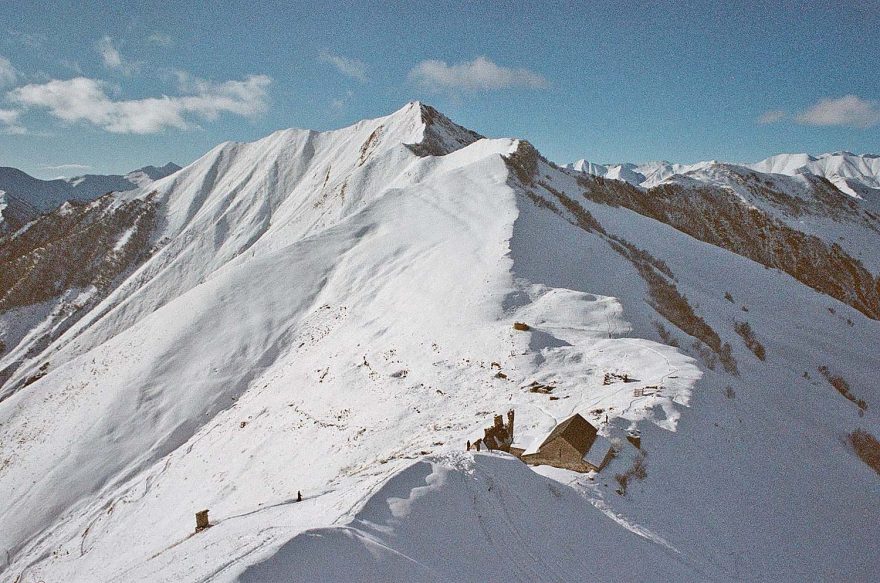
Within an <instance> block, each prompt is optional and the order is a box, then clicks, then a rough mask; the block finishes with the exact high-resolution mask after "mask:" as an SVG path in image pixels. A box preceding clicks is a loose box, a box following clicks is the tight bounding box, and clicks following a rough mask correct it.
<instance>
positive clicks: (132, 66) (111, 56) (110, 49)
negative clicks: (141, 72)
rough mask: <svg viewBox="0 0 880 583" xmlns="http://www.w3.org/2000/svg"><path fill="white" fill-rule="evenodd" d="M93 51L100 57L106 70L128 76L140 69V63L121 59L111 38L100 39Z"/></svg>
mask: <svg viewBox="0 0 880 583" xmlns="http://www.w3.org/2000/svg"><path fill="white" fill-rule="evenodd" d="M95 49H97V51H98V53H99V54H100V55H101V60H102V61H103V62H104V66H105V67H107V68H108V69H115V70H118V71H121V72H122V73H124V74H126V75H130V74H132V73H134V72H135V71H137V70H138V69H139V68H140V63H135V62H131V61H129V60H127V59H125V58H123V57H122V54H121V53H120V52H119V49H117V48H116V46H115V45H114V44H113V38H112V37H109V36H103V37H101V40H99V41H98V42H96V43H95Z"/></svg>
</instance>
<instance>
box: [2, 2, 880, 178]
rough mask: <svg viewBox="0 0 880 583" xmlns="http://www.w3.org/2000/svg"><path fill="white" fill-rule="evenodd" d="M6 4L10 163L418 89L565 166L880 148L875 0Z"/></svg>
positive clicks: (252, 127) (235, 136)
mask: <svg viewBox="0 0 880 583" xmlns="http://www.w3.org/2000/svg"><path fill="white" fill-rule="evenodd" d="M416 4H417V3H412V2H399V3H398V2H383V3H369V2H352V3H338V4H335V5H332V6H331V5H323V4H322V3H316V2H309V3H296V2H273V1H270V0H262V1H254V0H251V1H248V2H230V1H227V2H224V1H219V0H218V1H216V2H213V3H204V2H179V3H177V2H171V1H168V0H166V1H163V2H153V1H151V0H137V1H136V2H129V1H123V0H119V1H116V2H107V3H103V2H82V3H73V2H61V1H56V2H53V3H41V2H36V1H33V0H24V1H23V2H20V3H16V4H14V5H13V4H11V3H4V6H3V7H2V8H0V31H2V32H3V35H2V40H0V165H4V166H16V167H19V168H22V169H23V170H25V171H27V172H29V173H31V174H34V175H36V176H40V177H43V178H49V177H55V176H59V175H68V176H72V175H76V174H82V173H84V172H91V173H111V172H115V173H122V172H126V171H128V170H131V169H133V168H136V167H139V166H142V165H145V164H161V163H164V162H166V161H169V160H173V161H175V162H178V163H181V164H184V163H188V162H191V161H192V160H194V159H195V158H197V157H198V156H200V155H201V154H203V153H204V152H205V151H207V150H208V149H210V148H211V147H213V146H214V145H216V144H217V143H219V142H222V141H225V140H239V141H244V140H253V139H256V138H259V137H261V136H263V135H265V134H267V133H269V132H271V131H273V130H276V129H279V128H286V127H306V128H314V129H319V130H320V129H331V128H335V127H341V126H344V125H347V124H349V123H351V122H354V121H356V120H358V119H362V118H365V117H378V116H380V115H385V114H387V113H390V112H391V111H394V110H396V109H398V108H399V107H400V106H402V105H403V104H404V103H406V102H407V101H410V100H412V99H420V100H422V101H424V102H427V103H430V104H432V105H434V106H435V107H437V108H438V109H440V110H441V111H443V112H444V113H446V114H447V115H449V116H450V117H451V118H452V119H453V120H455V121H457V122H459V123H461V124H462V125H465V126H467V127H470V128H472V129H475V130H477V131H479V132H481V133H483V134H485V135H489V136H496V137H497V136H509V137H523V138H526V139H528V140H530V141H532V143H534V144H535V145H536V146H537V147H538V148H539V149H540V150H541V151H542V152H543V153H544V154H545V155H547V156H548V157H550V158H551V159H553V160H556V161H558V162H567V161H572V160H574V159H577V158H587V159H590V160H593V161H597V162H612V161H645V160H655V159H661V158H662V159H667V160H672V161H678V162H693V161H696V160H702V159H720V160H729V161H754V160H758V159H761V158H764V157H766V156H769V155H771V154H775V153H779V152H801V151H807V152H812V153H819V152H826V151H833V150H842V149H846V150H850V151H854V152H857V153H866V152H870V153H880V58H878V55H880V35H878V34H877V31H878V30H880V1H875V0H867V1H860V2H835V3H808V2H767V3H763V2H736V3H717V4H716V3H707V2H675V3H673V2H666V3H649V2H645V3H640V2H629V3H621V2H609V3H603V2H596V3H556V2H539V3H526V2H493V3H482V2H431V3H423V4H422V5H416Z"/></svg>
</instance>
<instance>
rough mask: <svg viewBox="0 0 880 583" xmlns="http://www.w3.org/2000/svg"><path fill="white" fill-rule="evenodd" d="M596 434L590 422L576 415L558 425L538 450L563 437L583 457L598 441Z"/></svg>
mask: <svg viewBox="0 0 880 583" xmlns="http://www.w3.org/2000/svg"><path fill="white" fill-rule="evenodd" d="M596 432H597V430H596V428H595V427H593V426H592V425H591V424H590V422H589V421H587V420H586V419H584V418H583V417H581V416H580V415H579V414H578V413H575V414H574V415H572V416H571V417H569V418H568V419H566V420H565V421H563V422H562V423H560V424H559V425H557V426H556V428H555V429H553V431H551V432H550V435H548V436H547V438H546V439H545V440H544V441H542V442H541V445H540V446H539V448H538V449H540V448H541V447H544V446H545V445H546V444H548V443H550V442H551V441H553V440H554V439H556V438H557V437H561V438H562V439H564V440H565V441H567V442H568V443H570V444H571V446H572V447H574V448H575V449H576V450H578V451H579V452H580V453H581V455H584V454H586V453H587V452H588V451H589V450H590V446H591V445H592V444H593V441H594V440H595V439H596Z"/></svg>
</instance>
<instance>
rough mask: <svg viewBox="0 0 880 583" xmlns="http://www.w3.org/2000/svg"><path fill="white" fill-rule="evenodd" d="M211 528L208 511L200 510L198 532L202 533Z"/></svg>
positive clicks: (197, 523) (197, 524)
mask: <svg viewBox="0 0 880 583" xmlns="http://www.w3.org/2000/svg"><path fill="white" fill-rule="evenodd" d="M210 526H211V523H210V522H208V511H207V510H200V511H198V512H196V532H201V531H203V530H205V529H206V528H209V527H210Z"/></svg>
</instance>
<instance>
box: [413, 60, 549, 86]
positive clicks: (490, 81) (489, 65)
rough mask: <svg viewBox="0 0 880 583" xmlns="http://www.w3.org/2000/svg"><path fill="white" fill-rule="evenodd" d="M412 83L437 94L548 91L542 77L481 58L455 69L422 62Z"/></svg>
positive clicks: (414, 72) (454, 66) (457, 65)
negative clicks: (511, 89)
mask: <svg viewBox="0 0 880 583" xmlns="http://www.w3.org/2000/svg"><path fill="white" fill-rule="evenodd" d="M409 77H410V79H411V80H413V81H416V82H417V83H419V84H420V85H422V86H423V87H426V88H429V89H434V90H444V89H445V90H465V91H488V90H493V89H506V88H508V87H528V88H531V89H542V88H545V87H547V79H545V78H544V77H543V76H542V75H539V74H538V73H535V72H533V71H530V70H528V69H522V68H517V69H513V68H509V67H502V66H500V65H496V64H495V63H493V62H492V60H490V59H489V58H487V57H477V58H476V59H474V60H473V61H466V62H464V63H458V64H455V65H447V64H446V62H444V61H437V60H430V61H422V62H421V63H419V64H418V65H416V66H415V67H414V68H413V69H412V70H411V71H410V72H409Z"/></svg>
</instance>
